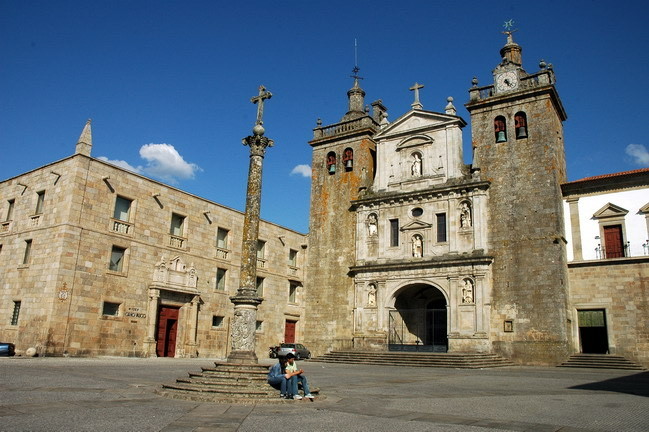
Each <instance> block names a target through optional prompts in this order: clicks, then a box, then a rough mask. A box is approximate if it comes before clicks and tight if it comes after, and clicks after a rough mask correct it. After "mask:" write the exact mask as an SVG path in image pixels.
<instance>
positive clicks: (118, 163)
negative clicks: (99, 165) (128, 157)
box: [97, 156, 142, 174]
mask: <svg viewBox="0 0 649 432" xmlns="http://www.w3.org/2000/svg"><path fill="white" fill-rule="evenodd" d="M97 159H99V160H100V161H104V162H108V163H109V164H111V165H115V166H118V167H120V168H124V169H125V170H128V171H133V172H134V173H137V174H141V173H142V167H137V168H136V167H134V166H132V165H131V164H129V163H128V162H126V161H123V160H110V159H108V158H107V157H106V156H99V157H98V158H97Z"/></svg>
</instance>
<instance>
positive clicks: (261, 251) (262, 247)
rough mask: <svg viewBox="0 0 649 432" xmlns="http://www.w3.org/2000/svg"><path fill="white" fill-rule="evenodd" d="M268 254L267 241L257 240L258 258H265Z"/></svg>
mask: <svg viewBox="0 0 649 432" xmlns="http://www.w3.org/2000/svg"><path fill="white" fill-rule="evenodd" d="M265 254H266V242H265V241H263V240H257V259H262V260H263V259H264V255H265Z"/></svg>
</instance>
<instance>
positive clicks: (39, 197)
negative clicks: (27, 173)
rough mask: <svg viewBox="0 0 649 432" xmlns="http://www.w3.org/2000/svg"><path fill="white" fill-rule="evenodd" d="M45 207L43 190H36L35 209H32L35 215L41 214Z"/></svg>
mask: <svg viewBox="0 0 649 432" xmlns="http://www.w3.org/2000/svg"><path fill="white" fill-rule="evenodd" d="M44 208H45V190H41V191H38V192H36V210H35V211H34V214H35V215H41V214H43V209H44Z"/></svg>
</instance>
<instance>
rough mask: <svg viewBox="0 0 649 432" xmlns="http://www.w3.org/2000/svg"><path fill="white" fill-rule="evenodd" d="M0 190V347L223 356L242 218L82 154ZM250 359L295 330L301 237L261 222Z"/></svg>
mask: <svg viewBox="0 0 649 432" xmlns="http://www.w3.org/2000/svg"><path fill="white" fill-rule="evenodd" d="M91 147H92V137H91V126H90V123H89V122H88V124H86V126H85V128H84V130H83V133H82V134H81V137H80V138H79V142H78V143H77V147H76V152H75V154H73V155H72V156H70V157H67V158H65V159H63V160H60V161H57V162H54V163H51V164H49V165H46V166H43V167H40V168H38V169H35V170H33V171H30V172H27V173H24V174H22V175H20V176H17V177H14V178H11V179H8V180H6V181H3V182H2V183H0V196H1V197H2V203H1V207H0V211H1V212H2V217H4V219H3V220H4V221H3V222H2V223H1V224H0V245H1V249H0V278H1V279H0V286H1V287H2V295H1V297H0V315H1V316H3V317H5V318H6V319H5V320H3V322H2V324H0V339H2V340H8V341H12V342H14V343H15V344H16V348H17V350H18V352H24V351H25V350H27V349H28V348H34V349H35V350H36V352H37V353H40V354H53V355H61V354H69V355H120V356H169V357H195V356H201V357H225V356H226V355H227V353H228V350H229V334H230V333H229V325H230V321H231V319H232V313H233V308H232V303H231V302H230V296H232V295H234V294H235V293H236V291H237V288H238V273H239V267H240V258H241V254H240V249H241V236H242V226H243V218H244V215H243V214H242V213H241V212H238V211H235V210H232V209H230V208H226V207H224V206H222V205H219V204H217V203H214V202H211V201H208V200H205V199H203V198H200V197H197V196H194V195H191V194H189V193H187V192H183V191H180V190H178V189H175V188H173V187H170V186H168V185H165V184H162V183H159V182H156V181H153V180H151V179H148V178H145V177H143V176H140V175H138V174H135V173H132V172H129V171H125V170H123V169H121V168H119V167H117V166H114V165H111V164H108V163H106V162H103V161H101V160H98V159H95V158H92V157H91V156H90V151H91ZM259 238H260V240H259V243H258V252H257V268H258V271H257V289H258V292H259V294H260V296H262V297H263V298H264V300H265V301H264V302H263V304H262V305H261V306H260V307H259V313H258V317H257V320H258V321H257V333H256V337H257V348H258V353H257V355H259V356H262V355H266V354H267V350H268V346H269V345H275V344H277V343H278V342H281V341H282V340H288V341H290V340H292V339H296V338H297V339H301V338H302V332H303V329H304V322H303V318H304V282H305V276H306V273H305V271H306V267H307V261H306V258H307V257H306V242H307V239H306V236H305V235H303V234H300V233H297V232H295V231H292V230H289V229H286V228H283V227H280V226H278V225H275V224H272V223H269V222H262V223H261V225H260V236H259Z"/></svg>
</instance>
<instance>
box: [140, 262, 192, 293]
mask: <svg viewBox="0 0 649 432" xmlns="http://www.w3.org/2000/svg"><path fill="white" fill-rule="evenodd" d="M197 283H198V277H197V276H196V268H195V267H194V264H193V263H192V264H190V265H189V268H188V267H187V266H186V265H185V263H184V262H183V260H182V259H181V258H180V257H179V256H175V257H173V258H171V259H170V260H168V261H167V260H166V259H165V257H164V256H163V257H162V258H161V259H160V261H159V262H158V263H156V265H155V267H154V270H153V283H152V284H151V287H156V288H161V289H166V290H170V291H178V292H185V293H192V294H197V293H198V290H197V288H196V287H197Z"/></svg>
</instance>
